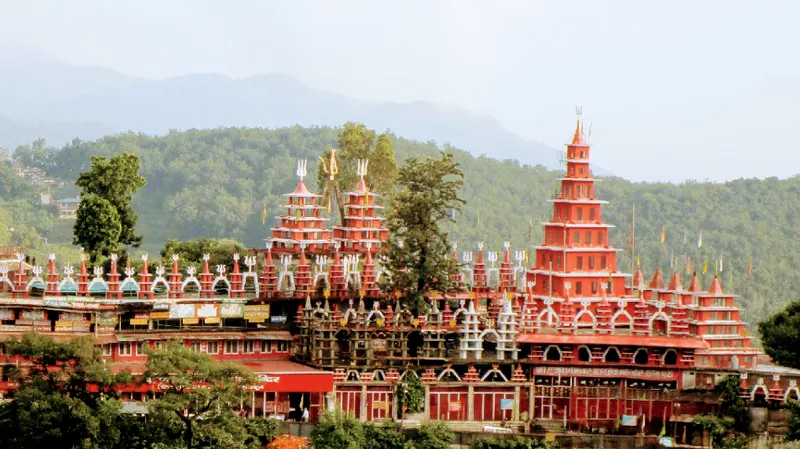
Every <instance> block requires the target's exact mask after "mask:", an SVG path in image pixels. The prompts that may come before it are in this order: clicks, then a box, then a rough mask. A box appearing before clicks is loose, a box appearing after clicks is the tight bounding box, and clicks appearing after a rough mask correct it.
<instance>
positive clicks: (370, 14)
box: [0, 0, 800, 181]
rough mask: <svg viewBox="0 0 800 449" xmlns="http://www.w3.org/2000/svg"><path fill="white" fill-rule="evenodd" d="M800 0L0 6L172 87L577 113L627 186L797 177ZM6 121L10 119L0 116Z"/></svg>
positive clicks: (555, 139)
mask: <svg viewBox="0 0 800 449" xmlns="http://www.w3.org/2000/svg"><path fill="white" fill-rule="evenodd" d="M798 17H800V2H794V1H789V0H787V1H784V2H778V1H758V2H753V1H742V0H727V1H725V0H715V1H712V0H705V1H671V2H656V1H641V0H629V1H624V0H618V1H600V0H586V1H577V0H575V1H560V0H552V1H534V0H528V1H521V0H520V1H506V0H497V1H488V0H486V1H478V0H425V1H417V0H405V1H391V2H390V1H378V0H362V1H356V0H353V1H349V0H335V1H334V0H319V1H312V0H308V1H302V0H295V1H290V0H286V1H267V0H238V1H237V0H228V1H211V0H135V1H128V0H113V1H109V0H72V1H60V0H50V1H47V0H0V39H12V40H16V41H21V42H24V43H26V44H30V45H33V46H36V47H38V48H41V49H42V50H44V51H45V52H47V53H50V54H52V55H55V56H57V57H59V58H61V59H63V60H65V61H67V62H69V63H72V64H87V65H100V66H105V67H110V68H113V69H115V70H117V71H120V72H122V73H126V74H131V75H137V76H143V77H148V78H164V77H171V76H176V75H180V74H187V73H196V72H218V73H224V74H227V75H230V76H233V77H242V76H248V75H252V74H256V73H264V72H283V73H287V74H290V75H293V76H295V77H297V78H298V79H300V80H301V81H303V82H305V83H307V84H309V85H311V86H313V87H317V88H322V89H328V90H332V91H337V92H341V93H344V94H347V95H350V96H353V97H357V98H363V99H375V100H393V101H416V100H428V101H434V102H440V103H446V104H452V105H456V106H460V107H464V108H467V109H470V110H474V111H477V112H482V113H485V114H489V115H492V116H494V117H495V118H497V119H498V120H499V121H500V123H502V124H503V125H504V126H505V127H506V128H508V129H509V130H511V131H513V132H514V133H516V134H518V135H520V136H522V137H525V138H529V139H536V140H541V141H544V142H546V143H548V144H551V145H553V146H558V145H561V144H563V143H564V142H565V141H566V140H567V139H568V138H569V136H570V134H571V131H572V127H573V123H574V122H573V119H574V117H573V114H574V108H575V105H576V104H582V105H583V106H584V113H585V116H586V119H587V120H591V121H592V122H593V126H592V130H593V133H592V141H593V144H594V145H595V151H594V156H595V160H596V161H597V162H598V163H600V164H602V165H603V166H604V167H605V168H606V169H608V170H610V171H612V172H614V173H615V174H618V175H621V176H624V177H626V178H629V179H633V180H671V181H680V180H684V179H688V178H694V179H701V180H702V179H711V180H725V179H732V178H737V177H754V176H757V177H767V176H780V177H785V176H790V175H794V174H797V173H800V152H799V151H796V148H795V147H796V143H795V141H796V140H797V138H796V137H795V136H794V134H795V130H796V129H797V124H798V123H800V113H798V112H797V111H796V110H795V106H796V104H797V102H798V99H800V59H799V58H798V54H800V52H798V50H799V49H800V48H799V47H800V27H799V26H798ZM0 112H2V111H0Z"/></svg>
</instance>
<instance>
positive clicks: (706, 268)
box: [703, 257, 708, 274]
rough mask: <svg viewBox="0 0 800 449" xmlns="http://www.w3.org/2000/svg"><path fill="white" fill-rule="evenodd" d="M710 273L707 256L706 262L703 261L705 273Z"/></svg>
mask: <svg viewBox="0 0 800 449" xmlns="http://www.w3.org/2000/svg"><path fill="white" fill-rule="evenodd" d="M706 273H708V258H707V257H706V260H705V262H703V274H706Z"/></svg>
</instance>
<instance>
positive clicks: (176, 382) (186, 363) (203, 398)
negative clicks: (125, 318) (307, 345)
mask: <svg viewBox="0 0 800 449" xmlns="http://www.w3.org/2000/svg"><path fill="white" fill-rule="evenodd" d="M143 377H144V378H146V379H149V380H150V381H151V382H158V383H159V384H160V385H161V387H160V388H162V392H163V393H162V395H161V396H160V397H159V398H158V399H155V400H153V401H150V402H148V405H149V410H150V414H151V419H154V420H156V421H158V422H161V423H163V424H162V425H163V426H165V427H168V428H177V429H181V432H180V433H181V434H180V438H181V439H182V440H183V444H184V447H185V448H187V449H192V448H201V447H202V448H216V447H225V448H230V449H249V448H255V447H259V446H258V444H259V442H258V441H256V440H254V439H252V438H251V435H250V433H249V432H248V427H247V425H246V422H245V420H244V419H243V418H242V417H241V416H239V415H238V413H237V412H236V410H237V409H238V408H239V407H240V404H242V403H243V402H247V400H249V398H250V393H249V392H248V391H247V390H246V389H245V388H243V387H244V386H246V385H253V383H254V380H253V379H252V376H251V375H250V374H248V373H247V372H245V371H244V369H243V368H241V367H240V366H238V365H234V364H231V363H221V362H216V361H214V360H212V359H211V358H210V357H209V356H208V355H206V354H201V353H198V352H194V351H192V350H190V349H189V348H187V347H185V346H184V345H183V344H182V343H181V342H180V341H177V340H176V341H170V342H168V343H167V344H166V345H165V346H164V347H163V348H161V349H156V350H155V351H151V352H150V353H149V354H148V359H147V370H146V372H145V374H144V376H143Z"/></svg>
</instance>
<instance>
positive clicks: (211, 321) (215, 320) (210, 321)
mask: <svg viewBox="0 0 800 449" xmlns="http://www.w3.org/2000/svg"><path fill="white" fill-rule="evenodd" d="M219 320H220V319H219V318H218V317H211V318H204V319H203V322H204V323H205V324H219Z"/></svg>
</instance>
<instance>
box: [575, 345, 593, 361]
mask: <svg viewBox="0 0 800 449" xmlns="http://www.w3.org/2000/svg"><path fill="white" fill-rule="evenodd" d="M578 360H580V361H581V362H591V361H592V351H590V350H589V348H587V347H586V346H581V347H580V348H578Z"/></svg>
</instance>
